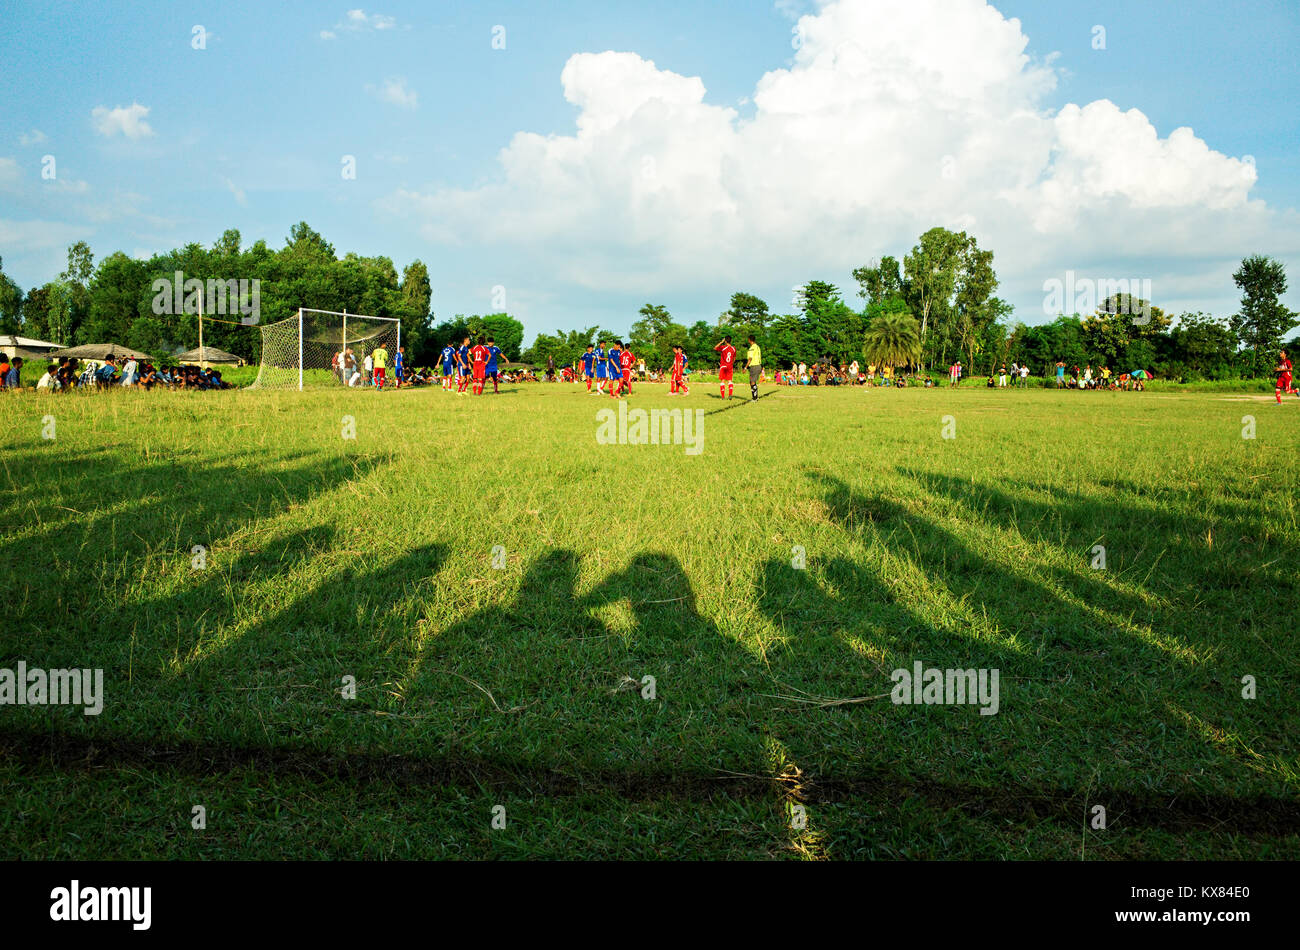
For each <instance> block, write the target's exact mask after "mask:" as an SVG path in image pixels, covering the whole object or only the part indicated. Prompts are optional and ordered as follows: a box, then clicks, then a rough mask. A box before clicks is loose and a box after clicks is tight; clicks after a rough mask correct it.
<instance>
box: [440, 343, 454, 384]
mask: <svg viewBox="0 0 1300 950" xmlns="http://www.w3.org/2000/svg"><path fill="white" fill-rule="evenodd" d="M455 371H456V348H455V347H454V346H452V345H451V342H450V341H448V343H447V345H446V346H444V347H443V348H442V389H443V392H448V393H449V392H451V377H452V374H453V373H454V372H455Z"/></svg>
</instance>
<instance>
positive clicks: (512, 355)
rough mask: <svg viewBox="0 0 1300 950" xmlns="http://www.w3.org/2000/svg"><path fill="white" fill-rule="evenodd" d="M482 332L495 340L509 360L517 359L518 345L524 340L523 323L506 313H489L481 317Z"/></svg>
mask: <svg viewBox="0 0 1300 950" xmlns="http://www.w3.org/2000/svg"><path fill="white" fill-rule="evenodd" d="M482 326H483V333H484V334H485V335H487V336H490V337H492V338H493V339H494V340H496V343H497V346H499V347H501V352H502V353H503V354H504V355H505V358H506V359H507V360H509V361H510V362H512V363H513V362H515V361H516V360H518V359H519V347H520V346H521V345H522V344H523V342H524V325H523V324H522V323H520V322H519V321H518V320H516V319H515V318H514V317H512V316H510V315H509V314H508V313H490V314H488V315H487V316H485V317H483V318H482Z"/></svg>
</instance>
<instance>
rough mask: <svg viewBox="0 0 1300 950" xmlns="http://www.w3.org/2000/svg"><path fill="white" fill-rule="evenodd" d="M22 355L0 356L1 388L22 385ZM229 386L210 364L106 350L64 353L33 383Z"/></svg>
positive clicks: (49, 386)
mask: <svg viewBox="0 0 1300 950" xmlns="http://www.w3.org/2000/svg"><path fill="white" fill-rule="evenodd" d="M22 367H23V358H22V357H21V356H18V357H14V359H13V361H12V363H11V362H10V360H9V358H8V357H6V356H0V389H18V388H20V387H21V383H20V379H21V374H22ZM155 386H160V387H162V388H164V389H230V388H231V387H230V384H229V383H227V382H225V381H224V380H222V378H221V371H220V370H218V369H215V368H213V367H209V368H207V369H200V368H199V367H197V366H155V365H154V363H153V361H152V360H150V359H148V358H145V359H136V358H135V357H134V356H124V357H121V358H119V357H118V356H116V355H115V354H113V353H109V354H108V355H107V356H106V357H104V359H102V360H95V359H87V360H80V359H77V358H76V357H69V356H63V357H60V358H59V360H58V361H57V362H51V363H48V364H47V365H46V367H45V372H44V373H43V374H42V375H41V377H40V379H39V380H37V382H36V389H37V391H40V390H50V391H57V392H71V391H72V390H74V389H83V390H84V389H108V388H115V387H120V388H124V389H146V390H149V389H153V388H154V387H155Z"/></svg>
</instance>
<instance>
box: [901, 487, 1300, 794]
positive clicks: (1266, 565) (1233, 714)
mask: <svg viewBox="0 0 1300 950" xmlns="http://www.w3.org/2000/svg"><path fill="white" fill-rule="evenodd" d="M904 474H906V475H908V476H909V477H911V478H912V479H913V480H914V481H915V482H916V483H917V484H918V485H920V486H922V487H923V488H925V489H926V490H927V491H929V492H931V493H932V494H934V495H937V496H940V497H943V498H945V499H947V500H948V501H950V502H954V503H956V504H957V505H959V506H960V507H961V508H962V509H963V514H962V518H963V520H974V519H979V520H981V521H983V522H985V523H991V524H994V525H997V526H1000V527H1001V528H1003V529H1004V530H1007V531H1011V532H1014V533H1015V534H1016V535H1019V536H1020V537H1021V538H1023V539H1025V540H1026V541H1029V542H1031V543H1035V544H1040V545H1041V544H1046V545H1049V546H1055V547H1059V548H1060V549H1061V550H1062V551H1063V552H1064V553H1065V555H1066V557H1067V558H1068V559H1070V560H1074V561H1075V562H1076V563H1077V564H1078V565H1079V567H1078V568H1077V569H1074V570H1071V569H1068V568H1062V567H1059V566H1052V567H1045V568H1040V572H1044V573H1047V574H1048V575H1049V576H1050V577H1051V579H1052V586H1053V588H1054V589H1056V590H1060V591H1063V592H1065V594H1066V595H1068V596H1069V597H1071V598H1073V599H1076V600H1080V601H1086V602H1088V603H1090V604H1096V605H1099V607H1100V609H1102V610H1105V611H1106V612H1107V613H1109V615H1111V616H1113V617H1116V618H1118V619H1121V620H1122V621H1123V624H1122V626H1120V627H1112V628H1110V629H1108V630H1105V631H1103V633H1104V636H1105V639H1107V640H1108V641H1109V642H1110V648H1109V649H1107V650H1105V651H1104V653H1103V654H1102V656H1101V658H1100V660H1101V662H1100V663H1098V664H1088V666H1089V667H1090V669H1095V670H1097V671H1098V672H1100V674H1101V675H1103V676H1104V677H1105V678H1106V680H1105V681H1106V682H1108V683H1109V687H1108V688H1107V689H1106V691H1105V693H1104V694H1102V695H1104V696H1105V697H1106V700H1107V701H1109V702H1111V703H1115V702H1131V703H1135V704H1137V705H1138V706H1139V708H1142V709H1144V710H1145V712H1146V718H1147V722H1146V723H1145V730H1143V731H1145V734H1146V736H1147V737H1148V741H1149V742H1150V743H1151V744H1152V745H1157V744H1159V745H1163V746H1164V747H1165V748H1167V749H1169V750H1170V752H1171V753H1176V754H1177V755H1179V756H1180V757H1181V758H1182V759H1183V760H1184V761H1185V762H1187V763H1188V764H1189V766H1190V765H1191V763H1193V762H1196V760H1198V759H1199V760H1200V762H1197V764H1196V766H1195V770H1196V771H1199V770H1200V769H1201V768H1203V767H1204V766H1203V764H1202V763H1203V762H1205V761H1206V760H1209V761H1214V759H1215V758H1216V757H1217V755H1218V754H1223V755H1224V756H1225V757H1226V758H1227V759H1228V761H1230V762H1231V764H1232V765H1233V766H1234V767H1236V768H1237V769H1238V770H1240V771H1241V772H1242V773H1244V774H1246V775H1250V774H1251V773H1252V772H1253V771H1259V772H1263V773H1265V774H1271V775H1272V776H1273V777H1274V778H1279V779H1281V780H1282V781H1283V782H1284V783H1286V784H1288V785H1290V787H1291V788H1292V789H1294V781H1295V780H1294V774H1295V769H1294V765H1293V764H1292V765H1290V766H1288V765H1286V764H1285V763H1286V762H1287V761H1288V760H1289V761H1290V762H1292V763H1294V760H1295V755H1296V744H1295V737H1296V735H1297V734H1298V733H1300V715H1298V714H1297V713H1298V710H1300V707H1298V706H1297V705H1296V703H1295V702H1294V701H1291V700H1289V699H1288V698H1287V697H1294V695H1295V671H1296V669H1297V663H1296V660H1295V656H1296V652H1297V650H1298V649H1300V637H1298V636H1297V634H1296V632H1295V630H1294V625H1293V624H1291V623H1289V622H1288V619H1289V617H1290V616H1291V615H1292V614H1293V612H1294V605H1295V602H1296V598H1297V594H1298V593H1300V591H1298V589H1297V584H1296V580H1295V573H1294V571H1292V570H1290V569H1289V568H1288V567H1283V568H1280V569H1279V568H1278V567H1277V562H1278V560H1279V558H1278V554H1279V552H1278V551H1277V550H1276V549H1275V548H1272V547H1271V546H1266V545H1260V544H1258V543H1256V539H1258V538H1259V537H1260V535H1261V533H1262V531H1263V525H1262V524H1261V523H1260V519H1259V516H1258V515H1257V514H1253V513H1251V512H1250V511H1249V510H1248V508H1247V507H1245V506H1240V505H1232V504H1225V503H1221V502H1219V501H1217V500H1214V501H1212V502H1211V504H1210V507H1211V511H1212V512H1213V513H1214V514H1212V515H1210V516H1207V515H1205V514H1199V513H1195V512H1190V511H1187V510H1185V509H1184V508H1182V507H1180V506H1170V507H1165V506H1162V505H1154V506H1153V505H1151V504H1149V503H1145V502H1141V501H1138V500H1136V499H1134V498H1132V497H1129V498H1123V497H1120V498H1116V497H1113V496H1112V497H1105V498H1097V497H1094V496H1090V495H1087V494H1081V493H1078V492H1073V491H1064V490H1062V489H1061V488H1060V487H1057V486H1050V485H1043V484H1036V483H1026V482H1013V483H1011V484H1010V487H1009V490H1008V489H1004V488H1002V487H1000V486H993V485H988V484H984V483H972V482H971V481H970V480H968V479H957V478H953V477H952V476H948V475H943V474H938V473H933V472H925V473H922V472H905V473H904ZM1111 487H1115V486H1114V482H1113V480H1112V482H1111ZM1126 487H1127V489H1128V491H1129V492H1133V491H1134V490H1135V488H1136V486H1133V485H1131V484H1129V485H1127V486H1126ZM1016 489H1020V492H1019V493H1017V494H1014V495H1013V494H1011V491H1015V490H1016ZM1025 492H1032V493H1034V494H1033V495H1030V496H1027V495H1026V494H1024V493H1025ZM1143 494H1147V495H1149V494H1150V493H1149V492H1143ZM1043 495H1047V496H1048V497H1047V498H1043V497H1042V496H1043ZM1216 515H1217V516H1216ZM1216 528H1217V529H1218V537H1219V541H1218V544H1217V545H1212V544H1211V543H1210V539H1212V537H1213V535H1214V532H1215V529H1216ZM1094 543H1100V544H1102V545H1103V546H1105V547H1106V549H1107V553H1108V556H1109V563H1108V569H1107V570H1098V571H1093V570H1091V569H1088V567H1087V566H1088V564H1089V557H1090V546H1091V545H1093V544H1094ZM1270 567H1272V568H1273V570H1270ZM1115 574H1119V576H1120V577H1121V578H1122V580H1121V582H1122V583H1125V584H1128V585H1129V586H1134V587H1136V588H1138V589H1139V590H1140V591H1141V592H1142V597H1141V599H1137V598H1135V597H1134V596H1133V595H1131V594H1130V593H1128V592H1127V591H1123V590H1121V589H1119V588H1117V586H1116V585H1115V584H1112V583H1110V582H1109V578H1110V577H1112V576H1114V575H1115ZM1141 628H1145V629H1146V630H1149V631H1151V632H1152V633H1153V634H1157V635H1160V636H1163V637H1164V638H1166V640H1167V641H1168V640H1173V639H1176V640H1178V641H1181V642H1183V643H1185V644H1187V645H1188V646H1189V647H1190V648H1191V650H1192V651H1193V655H1194V656H1195V657H1197V659H1196V660H1195V661H1194V662H1190V663H1189V661H1188V660H1187V659H1186V658H1185V657H1183V656H1176V657H1170V658H1168V659H1167V660H1166V661H1165V662H1163V663H1161V662H1159V660H1160V656H1159V655H1152V653H1151V650H1150V643H1149V641H1148V640H1147V639H1146V638H1144V637H1143V636H1141V635H1140V634H1141ZM1070 639H1071V638H1059V639H1058V640H1057V642H1055V643H1054V644H1053V646H1054V647H1055V648H1056V649H1054V650H1052V651H1051V652H1048V653H1045V654H1044V665H1045V667H1046V668H1048V669H1052V668H1059V669H1063V670H1065V671H1066V672H1068V673H1069V674H1070V675H1073V674H1074V669H1075V668H1076V665H1075V664H1072V663H1071V662H1070V660H1071V659H1073V658H1072V657H1070V655H1069V654H1068V653H1062V650H1061V648H1062V647H1063V646H1065V644H1067V643H1068V642H1069V640H1070ZM1243 674H1250V675H1252V676H1253V677H1255V678H1256V680H1257V681H1258V682H1259V683H1260V684H1261V692H1260V694H1259V698H1258V699H1255V700H1246V699H1244V698H1243V696H1242V688H1241V682H1240V678H1241V676H1242V675H1243ZM1083 675H1086V674H1083ZM1101 688H1102V684H1101V683H1099V690H1100V689H1101ZM1104 705H1105V703H1104V702H1103V701H1098V702H1097V703H1094V707H1102V706H1104ZM1211 723H1215V724H1218V725H1211ZM1166 730H1168V731H1166ZM1169 735H1175V736H1181V737H1182V740H1181V741H1180V742H1178V743H1173V742H1171V740H1170V739H1169V738H1168V736H1169ZM1134 741H1135V742H1136V741H1137V739H1136V737H1135V738H1134ZM1210 750H1213V751H1210ZM1270 760H1272V764H1267V765H1266V764H1265V763H1268V762H1270ZM1216 771H1217V770H1216ZM1287 775H1289V776H1291V777H1290V778H1287V777H1286V776H1287Z"/></svg>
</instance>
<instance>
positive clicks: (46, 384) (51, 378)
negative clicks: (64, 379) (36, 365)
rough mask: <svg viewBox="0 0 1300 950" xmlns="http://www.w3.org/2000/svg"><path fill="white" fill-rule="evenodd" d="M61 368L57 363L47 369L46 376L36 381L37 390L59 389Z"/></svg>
mask: <svg viewBox="0 0 1300 950" xmlns="http://www.w3.org/2000/svg"><path fill="white" fill-rule="evenodd" d="M58 373H59V366H58V364H57V363H51V364H50V365H49V366H47V367H45V375H44V376H42V377H41V378H40V379H38V380H37V381H36V388H37V389H58V388H59V383H58Z"/></svg>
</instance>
